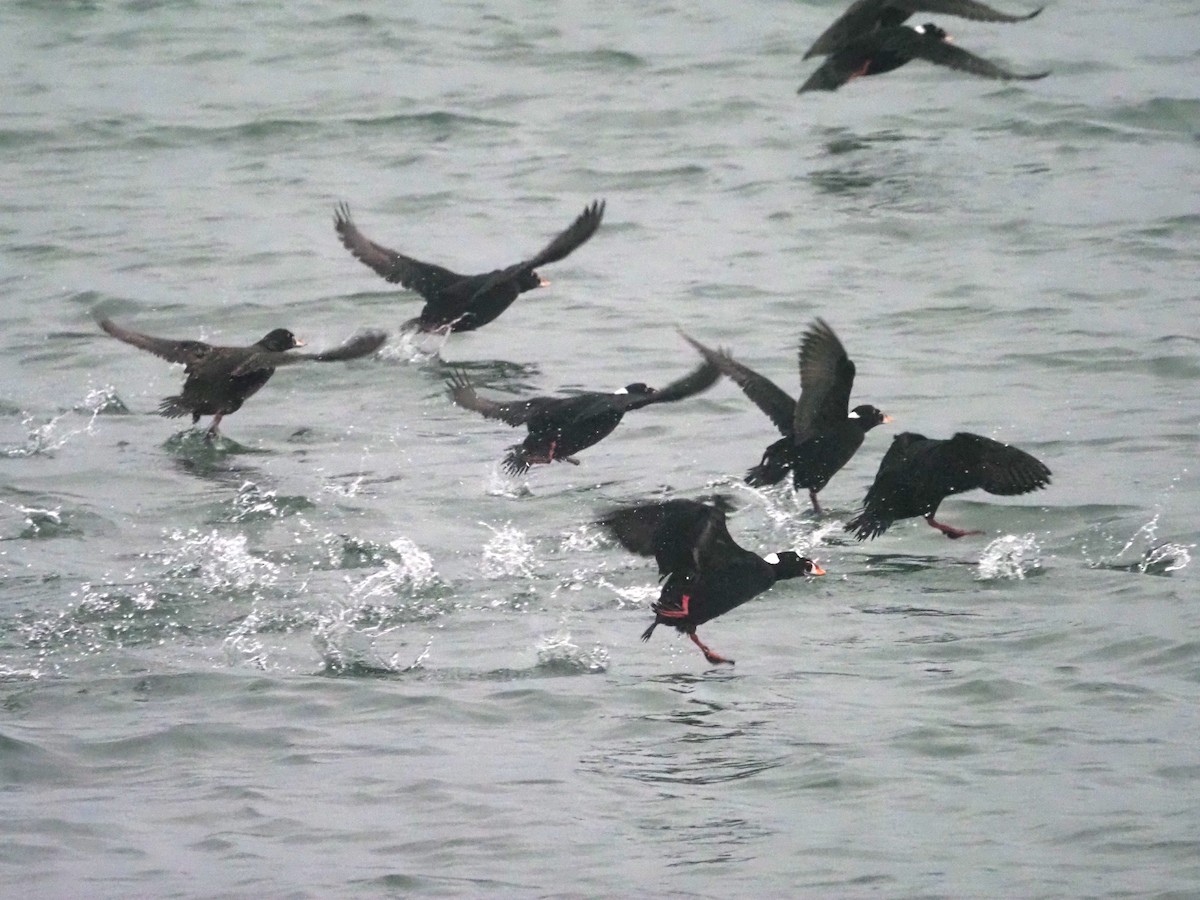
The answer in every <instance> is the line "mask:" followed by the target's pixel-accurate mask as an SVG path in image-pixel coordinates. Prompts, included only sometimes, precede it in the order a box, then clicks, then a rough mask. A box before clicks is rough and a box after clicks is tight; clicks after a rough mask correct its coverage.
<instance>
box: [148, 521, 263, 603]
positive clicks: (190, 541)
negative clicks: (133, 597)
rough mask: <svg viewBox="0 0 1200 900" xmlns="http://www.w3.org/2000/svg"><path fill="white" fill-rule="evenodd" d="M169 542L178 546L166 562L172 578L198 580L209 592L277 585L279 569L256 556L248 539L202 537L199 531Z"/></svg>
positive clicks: (215, 535) (177, 534) (176, 534)
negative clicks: (170, 569)
mask: <svg viewBox="0 0 1200 900" xmlns="http://www.w3.org/2000/svg"><path fill="white" fill-rule="evenodd" d="M168 539H169V540H171V541H173V542H174V543H175V544H176V545H177V546H176V547H175V549H173V550H171V551H169V552H168V553H167V554H166V556H165V559H164V562H165V563H166V564H167V565H168V566H171V567H173V571H172V572H171V574H172V575H174V576H175V577H177V578H178V577H184V578H199V579H200V583H201V584H202V585H203V586H204V588H205V589H206V590H209V591H229V590H249V589H251V588H258V587H262V586H264V585H266V586H270V585H274V584H275V582H276V581H277V578H278V572H279V566H277V565H276V564H275V563H273V562H270V561H268V560H265V559H259V558H258V557H257V556H254V555H253V554H252V553H251V552H250V551H249V549H248V548H247V545H246V544H247V542H246V535H244V534H233V535H223V534H220V533H218V532H216V531H211V532H209V533H208V534H202V533H201V532H199V531H197V530H196V529H194V528H193V529H190V530H189V531H187V532H182V531H174V532H172V533H171V534H170V535H169V536H168Z"/></svg>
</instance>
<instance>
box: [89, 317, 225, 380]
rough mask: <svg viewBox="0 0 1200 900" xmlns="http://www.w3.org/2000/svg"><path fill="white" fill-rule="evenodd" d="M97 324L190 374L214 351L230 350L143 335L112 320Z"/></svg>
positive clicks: (103, 320) (102, 320) (119, 338)
mask: <svg viewBox="0 0 1200 900" xmlns="http://www.w3.org/2000/svg"><path fill="white" fill-rule="evenodd" d="M96 324H98V325H99V326H100V327H101V328H103V329H104V330H105V331H107V332H108V333H109V334H111V335H112V336H113V337H115V338H116V339H117V340H119V341H124V342H125V343H126V344H130V345H132V346H134V347H138V348H140V349H142V350H146V351H147V352H149V353H153V354H154V355H155V356H157V357H160V358H161V359H165V360H166V361H167V362H173V363H182V364H183V365H184V366H186V367H187V371H189V372H190V371H191V370H192V367H193V366H196V365H198V364H200V363H201V362H203V361H204V360H205V359H208V358H209V357H211V356H212V354H213V353H214V351H218V350H224V349H229V348H220V347H214V346H212V345H211V344H206V343H204V342H203V341H179V340H172V339H171V338H160V337H154V336H153V335H149V334H142V333H141V332H140V331H132V330H130V329H128V328H122V327H121V326H120V325H118V324H116V323H115V322H113V321H112V320H111V319H98V320H97V322H96Z"/></svg>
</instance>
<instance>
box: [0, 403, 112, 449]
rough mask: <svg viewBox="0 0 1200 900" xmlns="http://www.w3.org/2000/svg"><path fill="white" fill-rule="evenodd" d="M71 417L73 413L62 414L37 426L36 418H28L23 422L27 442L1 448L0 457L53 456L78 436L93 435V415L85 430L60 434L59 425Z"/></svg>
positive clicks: (94, 419)
mask: <svg viewBox="0 0 1200 900" xmlns="http://www.w3.org/2000/svg"><path fill="white" fill-rule="evenodd" d="M69 415H71V413H60V414H58V415H57V416H55V417H54V418H52V419H49V420H48V421H45V422H43V423H42V424H40V425H38V424H35V423H36V421H37V420H36V418H35V417H33V416H26V417H25V418H24V419H22V420H21V425H22V426H23V427H24V428H25V429H26V430H27V434H26V437H25V442H24V443H22V444H9V445H8V446H7V447H0V457H7V458H8V459H26V458H28V457H31V456H53V455H54V451H56V450H61V449H62V448H63V447H65V446H66V444H67V442H68V441H69V440H71V438H73V437H75V436H76V435H80V434H85V433H86V434H91V433H92V425H93V423H94V422H95V421H96V414H93V415H92V417H91V418H90V419H88V423H87V425H85V426H84V427H83V428H76V429H74V430H67V431H62V432H61V433H60V431H59V424H60V423H61V422H62V421H63V420H64V419H66V418H67V417H68V416H69Z"/></svg>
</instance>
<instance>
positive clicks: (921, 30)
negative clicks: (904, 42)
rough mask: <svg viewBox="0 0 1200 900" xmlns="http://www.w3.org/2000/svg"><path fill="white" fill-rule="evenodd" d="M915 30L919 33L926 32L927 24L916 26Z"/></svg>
mask: <svg viewBox="0 0 1200 900" xmlns="http://www.w3.org/2000/svg"><path fill="white" fill-rule="evenodd" d="M913 31H915V32H916V33H917V34H924V33H925V26H924V25H918V26H917V27H916V28H914V29H913Z"/></svg>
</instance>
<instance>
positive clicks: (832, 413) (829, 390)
mask: <svg viewBox="0 0 1200 900" xmlns="http://www.w3.org/2000/svg"><path fill="white" fill-rule="evenodd" d="M853 387H854V363H853V362H852V361H851V360H850V357H849V356H847V355H846V350H845V348H844V347H843V346H842V342H841V341H840V340H838V336H837V335H836V334H834V332H833V329H832V328H830V327H829V325H828V324H827V323H826V322H825V321H824V320H823V319H817V321H816V322H815V323H814V324H813V325H812V327H810V328H809V329H808V331H806V332H805V333H804V337H803V339H802V340H801V341H800V399H799V401H797V403H796V418H795V422H794V424H793V428H794V429H795V436H796V443H801V442H802V441H805V440H807V439H808V438H809V437H811V435H812V432H813V429H814V426H816V425H819V424H823V423H834V422H844V421H845V420H846V416H847V415H849V413H850V390H851V389H852V388H853Z"/></svg>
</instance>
